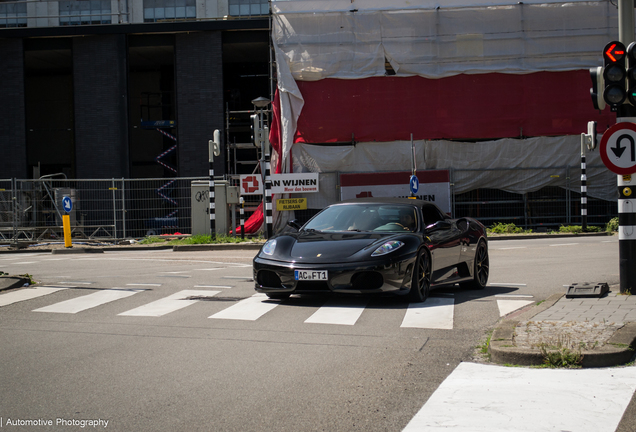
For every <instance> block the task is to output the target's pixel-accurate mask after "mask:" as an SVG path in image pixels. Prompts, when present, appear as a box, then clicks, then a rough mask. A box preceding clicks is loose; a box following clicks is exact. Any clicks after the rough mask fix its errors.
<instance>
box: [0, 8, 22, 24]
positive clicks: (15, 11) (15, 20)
mask: <svg viewBox="0 0 636 432" xmlns="http://www.w3.org/2000/svg"><path fill="white" fill-rule="evenodd" d="M26 16H27V11H26V2H1V3H0V27H26V26H27V18H26Z"/></svg>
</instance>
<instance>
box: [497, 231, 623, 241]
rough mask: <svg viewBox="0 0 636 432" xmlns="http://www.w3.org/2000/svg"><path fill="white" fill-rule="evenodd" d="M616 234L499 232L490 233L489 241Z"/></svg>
mask: <svg viewBox="0 0 636 432" xmlns="http://www.w3.org/2000/svg"><path fill="white" fill-rule="evenodd" d="M612 235H614V234H613V233H608V232H607V231H603V232H593V233H578V234H576V233H575V234H569V233H560V234H547V233H546V234H541V233H533V234H499V235H493V234H490V235H489V236H488V241H492V240H495V241H496V240H526V239H528V240H530V239H542V238H564V237H608V236H612Z"/></svg>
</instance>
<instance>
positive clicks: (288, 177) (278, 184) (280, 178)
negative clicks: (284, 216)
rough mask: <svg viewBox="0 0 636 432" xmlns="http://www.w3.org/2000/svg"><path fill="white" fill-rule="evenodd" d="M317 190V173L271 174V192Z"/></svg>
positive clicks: (306, 191) (309, 191)
mask: <svg viewBox="0 0 636 432" xmlns="http://www.w3.org/2000/svg"><path fill="white" fill-rule="evenodd" d="M314 192H318V173H298V174H273V175H272V193H274V194H284V193H292V194H293V193H314Z"/></svg>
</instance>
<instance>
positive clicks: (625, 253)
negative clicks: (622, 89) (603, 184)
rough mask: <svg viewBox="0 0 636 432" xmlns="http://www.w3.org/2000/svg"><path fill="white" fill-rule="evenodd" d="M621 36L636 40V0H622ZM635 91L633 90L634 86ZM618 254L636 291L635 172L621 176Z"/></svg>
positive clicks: (630, 111)
mask: <svg viewBox="0 0 636 432" xmlns="http://www.w3.org/2000/svg"><path fill="white" fill-rule="evenodd" d="M618 37H619V40H620V41H621V42H622V43H623V44H625V46H628V45H629V44H630V43H632V42H633V41H634V0H618ZM630 90H631V89H630ZM616 117H617V118H616V122H617V123H621V122H630V123H636V107H634V106H633V105H630V104H623V105H620V106H619V107H618V110H617V116H616ZM617 185H618V196H619V198H618V225H619V227H618V254H619V272H620V275H619V278H620V291H621V294H636V208H635V206H634V201H633V198H632V199H630V196H631V195H633V194H634V193H635V192H636V179H635V178H634V176H633V175H618V179H617Z"/></svg>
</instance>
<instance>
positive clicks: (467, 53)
mask: <svg viewBox="0 0 636 432" xmlns="http://www.w3.org/2000/svg"><path fill="white" fill-rule="evenodd" d="M383 3H386V2H381V1H379V0H366V1H355V2H353V3H351V2H350V1H348V0H347V1H340V0H337V1H336V0H334V1H326V0H323V1H319V0H312V1H301V0H287V1H276V0H274V1H273V2H272V9H273V11H274V16H273V40H274V44H275V46H276V47H277V61H279V62H280V61H282V60H285V61H286V62H287V64H288V66H289V70H290V72H291V74H292V75H293V77H294V79H296V80H301V81H313V80H319V79H323V78H344V79H358V78H366V77H373V76H383V75H385V73H386V69H385V60H386V61H388V62H389V63H390V64H391V66H392V68H393V70H394V71H395V72H396V75H397V76H411V75H419V76H423V77H428V78H442V77H447V76H452V75H457V74H462V73H463V74H475V73H491V72H502V73H516V74H520V73H521V74H523V73H531V72H537V71H567V70H578V69H586V68H589V67H594V66H597V65H599V64H601V62H602V57H601V50H602V48H603V46H604V45H605V44H606V43H607V42H609V41H610V40H612V39H616V38H617V22H618V19H617V9H616V8H615V7H614V6H613V5H612V4H611V3H610V2H608V1H592V2H587V1H573V2H549V1H542V2H540V3H539V2H526V1H524V2H515V3H514V4H507V5H506V4H503V3H504V2H503V1H492V2H470V1H463V2H460V1H459V0H455V1H453V2H451V3H450V4H451V5H454V6H450V7H449V5H448V4H446V2H445V3H444V4H443V5H441V7H439V8H438V7H437V6H436V5H437V4H438V3H434V2H430V1H425V0H419V1H414V2H411V1H408V6H407V5H406V3H407V1H406V0H402V1H399V2H395V3H396V4H393V2H392V3H391V7H392V8H391V9H388V7H387V6H386V4H383ZM402 3H404V5H402ZM460 3H463V4H460ZM347 4H348V7H345V8H343V7H344V6H347ZM400 5H401V6H403V7H401V6H400ZM434 6H435V7H434ZM312 7H313V8H314V9H313V10H311V8H312ZM353 10H356V11H355V12H352V11H353ZM301 12H307V13H301ZM280 54H284V56H283V55H280Z"/></svg>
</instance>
